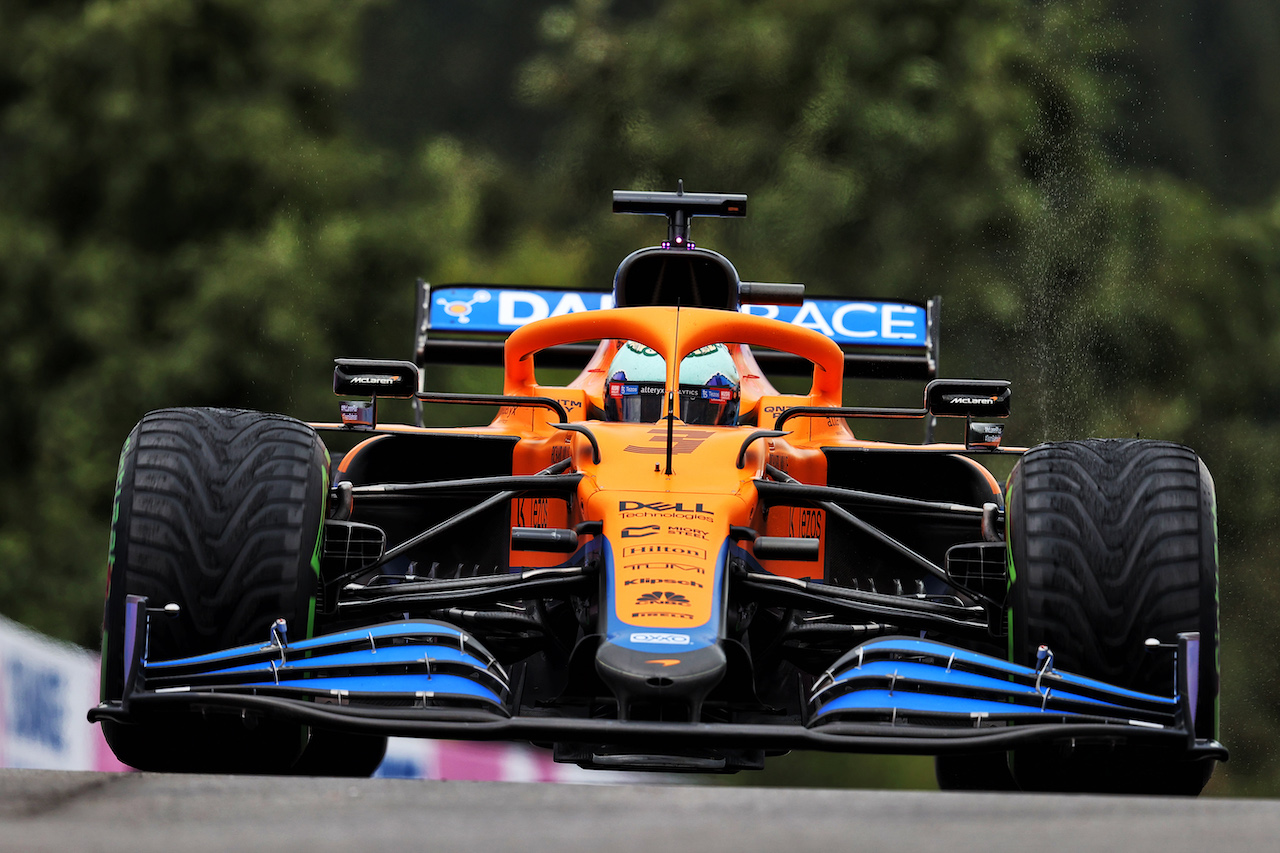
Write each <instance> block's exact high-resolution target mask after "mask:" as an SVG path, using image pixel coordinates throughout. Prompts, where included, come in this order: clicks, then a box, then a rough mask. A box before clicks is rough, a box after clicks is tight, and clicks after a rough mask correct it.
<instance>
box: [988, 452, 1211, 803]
mask: <svg viewBox="0 0 1280 853" xmlns="http://www.w3.org/2000/svg"><path fill="white" fill-rule="evenodd" d="M1007 512H1008V533H1007V535H1008V541H1009V554H1010V560H1011V565H1010V582H1011V585H1010V591H1009V593H1010V595H1009V603H1010V611H1011V615H1010V625H1009V629H1010V656H1011V659H1012V660H1013V661H1014V662H1017V663H1022V664H1025V665H1029V666H1033V665H1035V659H1036V651H1037V648H1038V647H1039V646H1040V645H1041V644H1043V645H1046V646H1048V647H1049V648H1050V649H1051V650H1052V652H1053V655H1054V666H1055V668H1057V669H1062V670H1067V671H1071V672H1075V673H1079V674H1081V675H1086V676H1090V677H1093V678H1098V679H1101V680H1104V681H1107V682H1110V683H1113V684H1117V685H1120V686H1122V687H1127V688H1130V689H1133V690H1140V691H1143V692H1147V693H1155V694H1161V695H1166V696H1169V695H1173V693H1174V689H1175V687H1174V681H1175V678H1174V662H1173V656H1172V653H1171V652H1168V651H1155V652H1153V651H1151V650H1149V649H1147V648H1146V647H1145V645H1144V643H1145V641H1146V640H1147V639H1148V638H1151V637H1154V638H1156V639H1158V640H1159V641H1160V642H1161V643H1176V641H1177V637H1178V634H1179V633H1183V632H1191V631H1198V632H1199V633H1200V637H1201V646H1200V671H1199V685H1200V689H1199V697H1198V698H1199V701H1198V714H1197V719H1196V722H1195V725H1196V733H1197V736H1199V737H1201V738H1214V737H1216V729H1217V695H1218V668H1217V648H1218V559H1217V526H1216V509H1215V503H1214V488H1213V480H1212V478H1211V477H1210V476H1209V472H1208V470H1207V469H1206V468H1205V466H1204V463H1203V462H1201V461H1200V459H1199V457H1197V456H1196V454H1195V453H1194V452H1193V451H1191V450H1190V449H1188V448H1186V447H1182V446H1180V445H1177V444H1172V443H1169V442H1162V441H1147V440H1117V439H1106V440H1090V441H1073V442H1062V443H1055V444H1046V445H1041V446H1039V447H1036V448H1033V449H1032V450H1030V451H1029V452H1028V453H1027V454H1025V455H1024V456H1023V458H1022V459H1021V460H1020V461H1019V462H1018V465H1017V466H1016V467H1015V468H1014V470H1013V472H1012V473H1011V474H1010V477H1009V484H1008V496H1007ZM1010 765H1011V767H1012V771H1013V776H1014V778H1015V780H1016V781H1017V783H1018V785H1019V786H1020V787H1022V788H1023V789H1025V790H1052V791H1096V792H1116V793H1147V794H1183V795H1195V794H1198V793H1199V792H1200V790H1201V789H1202V788H1203V787H1204V785H1205V783H1206V782H1207V781H1208V779H1209V776H1210V774H1211V773H1212V771H1213V762H1212V761H1208V760H1200V761H1186V760H1184V759H1183V758H1182V757H1181V756H1179V755H1176V754H1170V753H1168V752H1167V751H1159V750H1152V749H1144V748H1140V747H1137V746H1133V745H1117V744H1105V743H1099V744H1075V745H1074V746H1073V745H1072V744H1071V743H1056V744H1049V745H1046V746H1043V747H1037V748H1024V749H1019V750H1015V751H1014V752H1013V753H1012V756H1011V762H1010Z"/></svg>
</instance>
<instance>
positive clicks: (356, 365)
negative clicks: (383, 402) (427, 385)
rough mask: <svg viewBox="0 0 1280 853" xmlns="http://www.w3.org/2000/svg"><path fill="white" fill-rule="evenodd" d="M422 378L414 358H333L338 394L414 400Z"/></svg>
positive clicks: (334, 379)
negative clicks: (398, 359) (396, 359)
mask: <svg viewBox="0 0 1280 853" xmlns="http://www.w3.org/2000/svg"><path fill="white" fill-rule="evenodd" d="M419 381H420V380H419V377H418V366H417V365H416V364H414V363H413V362H411V361H395V360H393V359H375V358H338V359H334V368H333V393H335V394H337V395H338V396H339V397H390V398H392V399H396V400H412V399H413V398H414V397H416V396H417V394H418V389H419Z"/></svg>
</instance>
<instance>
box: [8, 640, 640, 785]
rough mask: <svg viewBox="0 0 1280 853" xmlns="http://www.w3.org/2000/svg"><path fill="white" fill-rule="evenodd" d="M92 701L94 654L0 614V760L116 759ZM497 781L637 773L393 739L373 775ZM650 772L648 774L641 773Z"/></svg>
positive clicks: (105, 766)
mask: <svg viewBox="0 0 1280 853" xmlns="http://www.w3.org/2000/svg"><path fill="white" fill-rule="evenodd" d="M97 703H98V655H97V653H95V652H90V651H88V650H86V649H83V648H81V647H79V646H76V645H72V644H71V643H64V642H60V641H58V640H53V639H50V638H49V637H46V636H44V635H42V634H38V633H36V632H35V631H33V630H31V629H30V628H27V627H26V626H24V625H20V624H18V623H17V622H13V621H11V620H9V619H6V618H4V617H3V616H0V767H27V768H33V769H42V770H109V771H122V770H129V769H131V768H129V767H127V766H125V765H123V764H121V763H120V762H119V761H117V760H116V757H115V756H114V755H113V754H112V753H111V749H110V747H108V746H107V743H106V741H105V740H103V737H102V728H101V726H97V725H91V724H90V723H89V721H88V720H87V719H86V718H85V714H86V713H87V712H88V710H89V709H90V708H91V707H93V706H94V705H96V704H97ZM376 775H378V776H382V777H396V778H410V779H459V780H475V781H499V782H597V783H609V782H622V781H632V780H633V779H634V778H635V775H636V774H630V773H613V772H604V773H601V772H596V771H589V770H582V769H580V768H578V767H575V766H572V765H565V764H556V763H555V762H553V761H552V760H551V752H550V751H549V750H545V749H537V748H535V747H531V746H524V745H520V744H507V743H464V742H459V741H433V740H419V739H416V738H391V741H390V744H389V746H388V748H387V758H386V760H385V761H384V762H383V764H382V767H380V768H379V769H378V772H377V774H376ZM645 778H650V779H651V778H652V777H645Z"/></svg>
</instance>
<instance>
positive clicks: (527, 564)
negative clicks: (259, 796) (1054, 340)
mask: <svg viewBox="0 0 1280 853" xmlns="http://www.w3.org/2000/svg"><path fill="white" fill-rule="evenodd" d="M746 203H747V199H746V196H744V195H727V194H698V193H685V192H684V191H683V187H682V188H681V190H680V191H678V192H676V193H651V192H617V193H615V194H614V210H615V211H617V212H621V213H636V214H647V215H659V216H664V217H666V219H667V239H666V240H665V241H663V242H662V243H661V245H659V246H654V247H650V248H644V249H641V250H639V251H636V252H634V253H632V254H631V255H629V256H628V257H626V258H625V259H624V260H623V261H622V263H621V264H620V266H619V267H618V270H617V273H616V276H615V279H614V283H613V288H612V289H611V290H610V291H588V290H583V291H569V290H550V289H537V288H522V287H512V286H483V285H452V286H444V287H436V288H432V287H429V286H427V285H425V284H424V283H421V282H419V286H418V300H417V301H418V316H417V322H416V329H415V339H414V359H413V360H412V361H410V360H405V361H388V360H373V359H346V358H344V359H338V360H337V364H336V368H335V371H334V391H335V392H336V393H337V394H338V395H339V396H341V397H343V398H347V399H344V400H343V401H342V402H341V404H340V407H339V411H340V420H339V421H336V422H333V423H313V424H307V423H303V422H301V421H298V420H295V419H292V418H288V417H284V416H280V415H273V414H263V413H258V412H251V411H242V410H228V409H202V408H178V409H166V410H161V411H156V412H151V413H150V414H148V415H146V416H145V417H144V418H143V419H142V421H141V422H140V423H139V424H138V425H137V427H136V428H135V429H134V430H133V432H132V433H131V434H130V436H129V437H128V440H127V441H126V442H125V445H124V450H123V452H122V455H121V458H120V467H119V475H118V480H117V488H116V496H115V502H114V510H113V517H112V530H111V547H110V557H109V565H108V585H107V600H106V614H105V624H104V634H103V654H102V694H101V703H100V704H99V705H98V706H97V707H96V708H94V709H92V710H91V711H90V718H91V719H93V720H97V721H100V722H101V724H102V726H103V729H104V733H105V735H106V738H107V741H108V743H109V744H110V745H111V747H112V749H113V750H114V751H115V753H116V755H117V756H118V757H119V758H120V759H121V760H122V761H124V762H125V763H127V764H130V765H132V766H135V767H138V768H142V769H151V770H166V771H229V772H257V773H297V774H306V773H310V774H337V775H360V774H365V775H367V774H369V773H371V772H373V771H374V769H375V768H376V767H377V765H378V763H379V761H380V760H381V757H382V755H383V752H384V751H385V748H386V739H387V737H388V736H391V735H396V736H418V737H429V738H453V739H480V740H512V741H523V742H529V743H533V744H536V745H539V746H541V747H544V748H546V749H548V750H551V751H552V753H553V755H554V757H555V759H556V760H557V761H563V762H571V763H575V764H578V765H581V766H582V767H587V768H611V769H654V770H662V771H689V772H733V771H737V770H743V769H754V768H760V767H762V766H763V765H764V763H765V762H766V761H767V760H768V758H769V757H770V756H776V755H781V754H783V753H786V752H787V751H790V750H826V751H836V752H875V753H909V754H920V753H923V754H932V755H935V756H937V770H938V780H939V783H940V784H941V786H942V787H944V788H973V789H1005V790H1018V789H1024V790H1067V791H1127V792H1147V793H1178V794H1196V793H1199V791H1200V790H1201V788H1202V787H1203V786H1204V784H1205V783H1206V781H1207V780H1208V778H1209V776H1210V774H1211V773H1212V770H1213V768H1214V766H1215V763H1216V762H1217V761H1221V760H1225V759H1226V750H1225V748H1224V747H1223V746H1222V745H1221V744H1220V743H1219V742H1218V741H1217V729H1218V694H1219V687H1218V681H1219V679H1218V597H1217V584H1218V580H1217V571H1218V570H1217V541H1216V536H1217V534H1216V517H1215V499H1214V490H1213V482H1212V479H1211V478H1210V475H1209V473H1208V471H1207V470H1206V468H1205V466H1204V465H1203V463H1202V462H1201V461H1200V459H1199V458H1198V456H1197V455H1196V454H1195V453H1194V452H1193V451H1191V450H1189V449H1187V448H1185V447H1182V446H1179V445H1176V444H1172V443H1168V442H1162V441H1151V440H1096V439H1095V440H1087V441H1066V442H1055V443H1049V444H1042V445H1039V446H1037V447H1033V448H1031V449H1025V448H1010V447H1006V446H1003V444H1002V440H1003V432H1004V430H1003V419H1005V418H1006V417H1007V416H1008V415H1009V412H1010V389H1009V383H1007V382H1004V381H998V380H950V379H939V378H937V375H936V374H937V357H938V345H939V334H938V328H939V327H938V308H939V305H940V300H939V299H937V298H935V299H931V300H927V301H921V302H910V301H903V300H875V299H806V298H805V296H804V290H803V287H802V286H800V285H794V284H771V283H760V282H748V281H743V280H742V279H741V278H740V276H739V274H738V272H737V270H736V269H735V268H734V266H733V265H732V264H731V263H730V262H729V261H728V259H726V258H725V257H724V256H723V255H720V254H718V253H716V252H713V251H709V250H707V249H705V248H701V247H698V246H696V245H695V244H694V243H693V242H691V241H690V222H691V220H692V219H693V218H696V217H700V216H723V217H738V216H743V215H745V213H746ZM439 363H452V364H485V363H491V364H495V365H496V364H501V365H502V367H503V369H504V387H503V389H502V393H501V394H491V395H490V394H462V393H448V392H441V391H425V390H424V388H423V385H424V376H425V375H426V370H425V369H426V367H427V366H428V365H430V364H439ZM567 366H575V367H577V368H578V372H577V374H576V376H574V374H573V371H568V372H566V371H565V370H564V368H565V367H567ZM766 370H767V371H768V372H769V373H770V374H771V375H773V376H775V377H777V378H779V379H778V381H779V384H784V383H782V381H781V379H780V377H782V376H788V377H789V378H790V379H789V381H790V382H791V384H790V385H784V387H788V388H790V389H791V390H790V391H789V392H788V393H783V392H780V391H779V390H778V389H777V388H776V387H775V386H774V384H773V383H772V382H771V381H770V379H769V378H767V376H766ZM553 374H558V375H561V376H563V377H565V378H569V377H572V378H569V381H567V383H565V384H545V383H544V382H543V381H541V378H540V377H543V376H548V375H553ZM797 377H799V378H797ZM885 378H887V379H896V380H916V381H919V382H920V383H921V385H923V395H922V397H923V401H922V402H923V405H922V406H920V407H919V408H875V407H848V406H844V405H843V403H842V392H843V390H844V387H845V384H846V381H848V380H853V379H856V380H867V384H868V385H873V384H874V383H873V382H872V380H875V379H885ZM806 384H807V386H808V387H807V389H806V388H805V385H806ZM388 400H409V401H412V402H411V405H412V409H411V408H410V406H408V405H405V404H404V403H400V404H397V405H399V406H401V407H402V410H401V411H402V417H401V420H402V421H406V422H404V423H388V422H384V421H382V420H380V419H379V413H378V404H379V402H380V401H382V402H384V404H385V403H386V401H388ZM451 406H488V407H491V408H490V410H489V411H490V412H492V410H493V407H496V409H497V412H496V416H493V419H492V421H491V422H489V423H487V424H483V425H479V426H473V427H451V428H439V427H428V426H424V425H423V423H424V420H426V419H425V417H424V414H425V413H426V412H428V411H432V410H440V409H441V408H442V407H451ZM385 408H387V405H384V409H385ZM479 411H483V410H479ZM939 418H954V419H957V420H958V421H962V422H963V423H962V424H957V425H956V427H957V432H959V431H960V430H963V441H955V442H954V443H943V442H939V441H936V440H935V439H934V432H935V429H936V427H937V422H938V419H939ZM411 419H412V421H413V422H412V423H409V422H408V421H410V420H411ZM865 419H915V420H917V421H918V422H919V423H920V424H921V425H922V427H923V429H922V431H923V432H924V441H923V442H922V443H919V444H915V443H891V442H886V441H872V440H865V439H860V438H858V437H857V435H856V433H855V431H854V429H853V428H851V425H852V426H857V425H858V424H859V423H865V422H866V421H865ZM433 420H434V418H433ZM996 462H1006V467H1005V468H1004V470H1006V471H1008V470H1009V469H1010V468H1011V469H1012V471H1011V473H1010V474H1009V475H1008V477H1007V480H1006V482H1004V483H1003V484H1002V483H1001V482H1000V481H999V480H997V478H996V477H995V476H994V475H993V474H992V473H991V471H990V470H989V468H988V465H991V467H995V468H997V469H998V468H999V466H998V465H995V464H993V463H996Z"/></svg>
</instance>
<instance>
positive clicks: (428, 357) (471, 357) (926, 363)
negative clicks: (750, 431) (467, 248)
mask: <svg viewBox="0 0 1280 853" xmlns="http://www.w3.org/2000/svg"><path fill="white" fill-rule="evenodd" d="M417 302H418V305H417V328H416V334H415V340H414V361H415V363H417V364H418V366H419V367H422V366H425V365H427V364H482V365H495V366H500V365H501V364H502V352H503V344H504V342H505V339H506V337H507V336H508V335H510V334H511V333H512V332H513V331H515V330H516V329H518V328H520V327H521V326H523V325H525V324H526V323H532V322H534V321H535V320H543V319H546V318H547V317H558V316H560V315H563V314H570V313H577V312H582V311H600V310H604V309H608V308H612V307H613V294H612V292H610V291H607V290H557V289H551V288H531V287H521V286H518V285H489V284H448V285H441V286H438V287H432V286H430V285H429V284H427V283H426V282H424V281H422V280H421V279H419V281H418V300H417ZM941 302H942V298H941V297H940V296H935V297H933V298H932V299H929V300H927V301H924V302H917V301H910V300H884V299H832V298H817V299H806V300H804V302H803V304H801V305H753V304H744V305H743V306H742V308H741V309H740V310H741V311H742V312H743V313H745V314H754V315H756V316H760V317H769V318H771V319H776V320H780V321H781V322H784V323H790V324H792V325H796V326H801V327H804V328H807V329H813V330H814V331H816V332H819V333H821V334H823V335H826V336H827V337H828V338H830V339H831V340H833V341H835V342H836V343H837V344H838V345H839V346H840V348H841V349H842V350H843V351H844V353H845V375H846V376H847V377H856V378H876V379H911V380H923V381H928V380H931V379H934V378H936V377H937V375H938V343H939V342H938V310H939V308H940V306H941ZM595 349H596V347H595V345H592V344H572V345H568V346H562V347H556V348H555V349H553V350H547V351H545V352H544V353H543V354H542V355H540V356H539V362H540V363H545V364H548V365H555V366H582V365H585V364H586V362H587V360H588V359H589V358H590V357H591V354H592V353H593V352H595ZM753 355H754V356H755V359H756V361H757V362H758V363H759V364H760V366H761V367H763V368H764V369H765V370H769V371H773V372H775V373H786V374H807V373H808V372H809V371H810V370H812V366H811V365H810V364H809V363H808V362H807V361H805V360H804V359H801V358H798V357H796V356H793V355H791V354H789V353H781V352H770V351H753Z"/></svg>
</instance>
